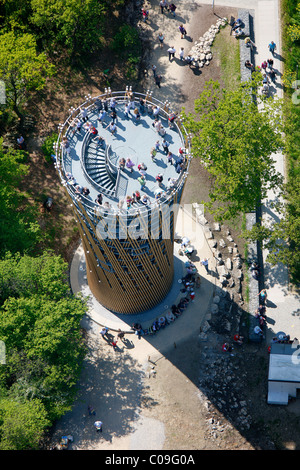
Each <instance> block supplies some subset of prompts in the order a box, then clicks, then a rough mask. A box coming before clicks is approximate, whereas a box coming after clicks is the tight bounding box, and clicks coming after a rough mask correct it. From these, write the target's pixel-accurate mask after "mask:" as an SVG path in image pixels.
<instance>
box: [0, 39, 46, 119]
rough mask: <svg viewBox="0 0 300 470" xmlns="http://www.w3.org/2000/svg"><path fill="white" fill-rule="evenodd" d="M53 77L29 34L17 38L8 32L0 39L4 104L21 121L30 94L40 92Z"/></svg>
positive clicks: (0, 73)
mask: <svg viewBox="0 0 300 470" xmlns="http://www.w3.org/2000/svg"><path fill="white" fill-rule="evenodd" d="M53 73H54V66H53V65H52V64H50V63H49V62H48V60H47V57H46V55H45V54H44V53H41V54H38V53H37V46H36V41H35V38H34V37H33V36H32V35H31V34H26V33H24V34H19V35H16V34H15V33H14V31H10V32H8V33H5V34H1V35H0V75H1V78H2V80H3V81H4V83H5V87H6V100H7V104H8V105H9V106H11V108H12V109H13V110H14V112H15V113H16V114H17V116H18V117H19V118H20V119H22V118H23V114H22V111H21V109H22V105H23V104H24V103H25V102H26V99H27V93H28V92H29V91H31V90H42V89H43V88H44V87H45V85H46V79H47V77H50V76H51V75H53Z"/></svg>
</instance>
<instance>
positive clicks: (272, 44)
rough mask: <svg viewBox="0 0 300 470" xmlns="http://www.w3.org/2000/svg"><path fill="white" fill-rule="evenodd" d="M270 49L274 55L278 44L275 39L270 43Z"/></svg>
mask: <svg viewBox="0 0 300 470" xmlns="http://www.w3.org/2000/svg"><path fill="white" fill-rule="evenodd" d="M268 47H269V51H270V52H271V54H272V55H273V56H274V53H275V51H276V44H275V42H274V41H271V42H270V44H269V46H268Z"/></svg>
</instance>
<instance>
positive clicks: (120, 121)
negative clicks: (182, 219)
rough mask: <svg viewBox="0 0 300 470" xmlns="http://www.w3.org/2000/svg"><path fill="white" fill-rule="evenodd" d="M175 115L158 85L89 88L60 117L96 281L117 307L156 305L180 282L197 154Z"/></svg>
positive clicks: (62, 161)
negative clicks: (155, 90)
mask: <svg viewBox="0 0 300 470" xmlns="http://www.w3.org/2000/svg"><path fill="white" fill-rule="evenodd" d="M113 112H115V113H116V117H115V118H114V119H113V117H114V116H115V115H114V114H113ZM172 115H173V114H172V112H171V109H170V106H169V103H168V102H164V103H162V102H160V101H159V100H157V99H155V98H154V97H153V96H152V92H150V91H147V93H145V94H142V93H133V92H132V90H131V87H126V90H125V91H118V92H112V91H111V90H110V89H106V90H105V92H104V93H103V94H101V95H99V96H96V97H92V96H90V95H88V96H86V98H85V102H84V103H82V105H81V106H79V107H78V108H77V109H75V108H71V109H70V115H69V116H68V118H67V120H66V121H65V122H64V123H63V124H60V125H59V136H58V139H57V142H56V143H55V144H54V148H55V154H56V162H55V167H56V169H57V172H58V174H59V177H60V180H61V183H62V184H63V186H64V188H65V190H66V193H67V195H68V198H69V201H70V204H71V206H72V209H73V212H74V216H75V220H76V223H77V226H78V229H79V233H80V237H81V240H82V245H83V249H84V253H85V258H86V271H87V281H88V284H89V288H90V290H91V292H92V293H93V295H94V296H95V298H96V300H97V301H99V302H100V303H101V304H102V305H103V306H104V307H105V308H106V309H108V310H110V311H111V312H113V313H117V314H136V313H141V312H144V311H147V310H150V309H151V308H153V307H154V306H155V305H157V304H159V303H160V302H161V301H162V300H163V299H164V297H165V296H166V295H167V293H168V292H169V290H170V288H171V285H172V282H173V274H174V265H173V250H174V227H175V222H176V215H177V210H178V206H179V203H180V199H181V196H182V192H183V188H184V184H185V181H186V178H187V174H188V168H189V164H190V160H191V158H192V157H191V154H190V143H189V141H190V138H189V135H188V134H187V133H186V131H185V129H184V126H183V124H182V122H181V119H180V116H177V117H176V118H175V121H174V122H172V123H170V121H169V118H170V116H172ZM113 120H114V123H115V126H116V128H115V130H114V127H111V123H112V121H113ZM95 129H96V133H95ZM157 143H158V146H157V150H156V152H155V151H154V152H153V149H155V147H156V144H157ZM165 143H167V145H165ZM163 145H164V147H163ZM121 159H124V160H125V167H123V166H122V164H121V165H120V161H121ZM128 159H130V161H131V162H132V163H133V164H134V166H132V167H131V168H129V167H127V166H126V163H127V160H128ZM121 163H122V162H121ZM123 163H124V162H123ZM159 175H160V176H162V177H163V181H162V182H160V183H159V182H158V181H157V179H156V177H157V176H159ZM143 177H144V179H145V184H144V185H143V186H142V184H141V181H143ZM141 178H142V179H141ZM100 195H101V196H100Z"/></svg>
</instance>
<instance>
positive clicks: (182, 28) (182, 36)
mask: <svg viewBox="0 0 300 470" xmlns="http://www.w3.org/2000/svg"><path fill="white" fill-rule="evenodd" d="M179 31H180V34H181V39H183V38H185V36H186V29H185V27H184V26H183V24H181V25H180V26H179Z"/></svg>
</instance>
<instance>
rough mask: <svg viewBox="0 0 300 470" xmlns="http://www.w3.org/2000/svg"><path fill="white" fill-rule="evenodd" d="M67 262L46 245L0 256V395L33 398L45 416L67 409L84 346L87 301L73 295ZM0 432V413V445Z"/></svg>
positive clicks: (24, 399) (50, 417)
mask: <svg viewBox="0 0 300 470" xmlns="http://www.w3.org/2000/svg"><path fill="white" fill-rule="evenodd" d="M67 268H68V266H67V263H66V262H64V261H63V260H62V258H61V257H60V256H55V255H54V254H53V253H52V252H51V251H49V252H45V253H44V254H42V255H41V256H40V257H30V256H28V255H24V256H21V255H19V254H16V255H11V254H8V255H7V256H6V257H5V259H3V260H0V281H1V285H0V295H1V300H2V305H1V306H0V340H1V341H3V343H4V344H5V349H6V361H5V365H2V366H1V368H0V390H1V391H2V393H0V396H3V397H4V398H5V399H7V400H11V401H12V402H14V403H15V402H20V403H24V404H26V403H27V402H30V403H31V402H32V400H37V401H38V402H40V403H41V404H42V405H43V407H44V408H45V410H46V412H47V415H46V416H47V420H49V421H50V422H53V420H55V419H58V418H59V417H61V416H62V415H63V414H64V413H65V412H66V411H67V410H69V409H70V406H71V404H72V400H73V397H74V394H75V392H76V383H77V381H78V378H79V374H80V371H81V364H82V360H83V357H84V355H85V352H86V349H85V345H84V341H83V337H82V332H81V327H80V321H81V319H82V317H83V315H84V314H85V311H86V303H85V302H84V301H83V300H82V299H81V298H79V297H75V296H73V295H72V293H71V291H70V287H69V284H68V279H67ZM28 406H29V405H28ZM0 412H1V404H0ZM24 425H25V424H24ZM2 435H3V431H2V429H1V419H0V448H1V445H2ZM29 447H30V446H28V447H27V448H29Z"/></svg>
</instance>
